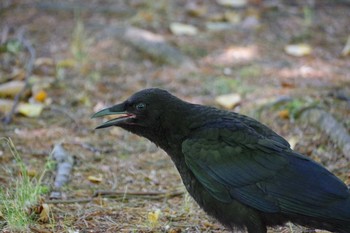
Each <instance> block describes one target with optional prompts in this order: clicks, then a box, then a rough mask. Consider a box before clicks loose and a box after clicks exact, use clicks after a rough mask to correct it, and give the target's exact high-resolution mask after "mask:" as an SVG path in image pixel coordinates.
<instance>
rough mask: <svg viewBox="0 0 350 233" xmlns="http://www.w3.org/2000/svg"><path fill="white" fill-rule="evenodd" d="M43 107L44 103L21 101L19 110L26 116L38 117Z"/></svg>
mask: <svg viewBox="0 0 350 233" xmlns="http://www.w3.org/2000/svg"><path fill="white" fill-rule="evenodd" d="M43 109H44V106H43V105H42V104H30V103H21V104H19V106H18V112H19V113H21V114H23V115H24V116H26V117H38V116H40V114H41V112H42V111H43Z"/></svg>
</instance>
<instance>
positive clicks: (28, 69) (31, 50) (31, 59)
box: [3, 29, 36, 124]
mask: <svg viewBox="0 0 350 233" xmlns="http://www.w3.org/2000/svg"><path fill="white" fill-rule="evenodd" d="M24 32H25V30H24V29H21V30H19V32H18V34H17V38H18V40H19V41H21V43H22V44H23V46H24V48H26V49H27V50H28V52H29V56H30V57H29V61H28V63H27V67H26V76H25V79H24V81H25V85H24V87H23V88H22V90H21V91H20V92H19V93H18V94H17V95H16V96H15V99H14V104H13V106H12V109H11V111H10V112H9V113H8V114H7V115H6V116H5V117H4V119H3V122H4V124H9V123H10V122H11V120H12V116H13V115H14V113H15V112H16V109H17V106H18V104H19V100H20V99H21V97H22V95H23V94H24V92H25V91H26V89H27V88H28V87H29V78H30V76H31V75H32V73H33V67H34V62H35V56H36V52H35V49H34V47H33V45H32V43H31V42H30V41H29V40H27V39H26V38H25V36H24Z"/></svg>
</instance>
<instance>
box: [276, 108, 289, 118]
mask: <svg viewBox="0 0 350 233" xmlns="http://www.w3.org/2000/svg"><path fill="white" fill-rule="evenodd" d="M289 115H290V113H289V110H288V109H285V110H281V111H279V112H278V116H279V117H280V118H282V119H288V118H289Z"/></svg>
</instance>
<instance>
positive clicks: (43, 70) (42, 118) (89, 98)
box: [0, 0, 350, 233]
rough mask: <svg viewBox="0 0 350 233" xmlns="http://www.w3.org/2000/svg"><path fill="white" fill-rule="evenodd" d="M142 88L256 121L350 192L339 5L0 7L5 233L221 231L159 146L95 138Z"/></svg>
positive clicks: (270, 0)
mask: <svg viewBox="0 0 350 233" xmlns="http://www.w3.org/2000/svg"><path fill="white" fill-rule="evenodd" d="M148 87H160V88H163V89H167V90H168V91H170V92H171V93H173V94H175V95H176V96H178V97H180V98H182V99H185V100H187V101H189V102H193V103H198V104H205V105H211V106H216V107H219V108H223V109H227V110H232V111H236V112H239V113H241V114H246V115H249V116H251V117H254V118H256V119H258V120H259V121H261V122H263V123H265V124H267V125H268V126H270V127H271V128H272V129H274V130H275V131H276V132H277V133H279V134H280V135H282V136H283V137H285V138H286V139H287V140H288V141H289V142H290V144H291V145H292V147H293V148H295V149H296V150H297V151H299V152H301V153H303V154H305V155H307V156H310V157H312V158H313V159H314V160H316V161H318V162H320V163H322V164H323V165H325V166H326V167H327V168H328V169H330V170H331V171H332V172H334V173H335V174H336V175H338V176H339V177H340V178H341V179H342V180H343V181H345V182H346V183H347V184H350V173H349V168H350V163H349V158H350V136H349V129H350V117H349V116H350V1H348V0H319V1H315V0H308V1H289V0H284V1H283V0H265V1H264V0H216V1H209V0H187V1H184V0H178V1H170V0H165V1H155V0H147V1H141V0H130V1H124V0H120V1H112V0H91V1H84V0H72V1H69V0H63V1H48V0H2V1H1V2H0V118H1V119H2V121H1V122H0V187H1V190H0V229H1V230H2V232H172V233H175V232H225V229H224V228H223V227H222V226H221V225H220V224H218V223H217V222H216V221H215V220H213V219H211V218H209V217H207V216H206V214H205V213H204V212H203V211H202V210H200V209H199V208H198V206H197V205H196V204H195V203H194V202H193V200H192V199H191V198H190V197H189V196H188V195H187V193H186V192H185V190H184V188H183V185H182V182H181V180H180V177H179V175H178V173H177V171H176V169H175V167H174V166H173V164H172V163H171V161H170V159H169V158H168V157H167V155H166V154H165V153H164V152H163V151H162V150H160V149H158V148H157V147H156V146H155V145H153V144H152V143H150V142H148V141H147V140H145V139H143V138H139V137H137V136H135V135H132V134H129V133H127V132H125V131H123V130H121V129H118V128H115V129H114V128H113V129H107V130H100V131H96V132H95V131H94V128H95V126H97V125H98V124H99V123H101V122H100V121H98V120H91V119H90V116H91V115H92V114H93V113H94V112H96V111H97V110H100V109H102V108H103V107H105V106H109V105H112V104H114V103H118V102H120V101H122V100H124V99H126V98H127V97H128V96H130V95H131V94H132V93H134V92H135V91H138V90H141V89H144V88H148ZM62 164H63V165H62ZM269 230H270V231H269V232H303V228H301V227H297V226H294V225H287V226H285V227H280V228H276V229H269Z"/></svg>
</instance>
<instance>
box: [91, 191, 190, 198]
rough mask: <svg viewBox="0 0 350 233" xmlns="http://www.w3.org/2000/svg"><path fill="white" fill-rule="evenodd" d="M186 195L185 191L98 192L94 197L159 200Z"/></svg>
mask: <svg viewBox="0 0 350 233" xmlns="http://www.w3.org/2000/svg"><path fill="white" fill-rule="evenodd" d="M182 194H184V192H183V191H175V192H118V191H104V190H97V191H95V193H94V194H93V197H99V196H108V197H113V196H115V197H118V196H126V197H135V196H136V197H137V196H155V197H158V198H163V197H175V196H180V195H182Z"/></svg>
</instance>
